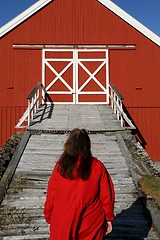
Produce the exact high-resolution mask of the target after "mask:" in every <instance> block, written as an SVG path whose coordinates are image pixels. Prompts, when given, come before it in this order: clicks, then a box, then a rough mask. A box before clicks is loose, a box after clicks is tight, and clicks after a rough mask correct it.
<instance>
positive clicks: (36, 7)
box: [0, 0, 53, 37]
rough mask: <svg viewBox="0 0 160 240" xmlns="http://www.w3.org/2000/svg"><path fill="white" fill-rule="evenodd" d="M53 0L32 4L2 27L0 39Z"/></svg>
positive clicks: (41, 0)
mask: <svg viewBox="0 0 160 240" xmlns="http://www.w3.org/2000/svg"><path fill="white" fill-rule="evenodd" d="M52 1H53V0H39V1H38V2H36V3H34V4H33V5H32V6H31V7H29V8H27V9H26V10H25V11H23V12H22V13H20V14H19V15H18V16H17V17H15V18H13V19H12V20H11V21H9V22H8V23H6V24H5V25H4V26H2V27H1V28H0V37H3V36H4V35H5V34H7V33H8V32H9V31H11V30H12V29H13V28H15V27H16V26H18V25H19V24H21V23H22V22H23V21H25V20H26V19H27V18H29V17H30V16H32V15H33V14H34V13H36V12H37V11H39V10H40V9H41V8H42V7H44V6H45V5H47V4H48V3H50V2H52Z"/></svg>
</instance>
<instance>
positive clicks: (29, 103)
mask: <svg viewBox="0 0 160 240" xmlns="http://www.w3.org/2000/svg"><path fill="white" fill-rule="evenodd" d="M30 111H31V102H30V99H28V127H29V126H30V122H31V119H30Z"/></svg>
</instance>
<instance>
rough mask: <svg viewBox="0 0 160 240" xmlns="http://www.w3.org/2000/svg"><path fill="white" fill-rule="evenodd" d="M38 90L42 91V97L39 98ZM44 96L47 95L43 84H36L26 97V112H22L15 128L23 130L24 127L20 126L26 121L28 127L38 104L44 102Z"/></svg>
mask: <svg viewBox="0 0 160 240" xmlns="http://www.w3.org/2000/svg"><path fill="white" fill-rule="evenodd" d="M40 88H41V89H42V96H40ZM45 94H47V91H46V89H45V87H44V86H43V84H42V83H41V82H38V84H37V86H36V87H35V88H34V89H33V90H32V91H31V93H30V94H29V95H28V97H27V99H28V107H27V109H26V111H25V112H24V114H23V116H22V117H21V119H19V122H18V124H17V125H16V128H25V127H26V126H22V124H23V123H24V121H27V122H28V123H27V126H30V123H31V121H32V120H33V117H34V114H35V113H36V111H37V108H38V107H39V105H40V104H42V103H44V102H45V99H44V98H45Z"/></svg>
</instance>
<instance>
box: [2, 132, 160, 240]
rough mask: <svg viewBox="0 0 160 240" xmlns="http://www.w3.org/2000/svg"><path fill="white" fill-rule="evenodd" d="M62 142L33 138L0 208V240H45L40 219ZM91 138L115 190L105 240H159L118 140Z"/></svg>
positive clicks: (101, 136)
mask: <svg viewBox="0 0 160 240" xmlns="http://www.w3.org/2000/svg"><path fill="white" fill-rule="evenodd" d="M66 137H67V134H52V135H51V134H41V135H32V136H31V138H30V140H29V142H28V144H27V147H26V149H25V152H24V154H23V156H22V158H21V161H20V163H19V165H18V168H17V170H16V173H15V176H14V178H13V181H12V183H11V185H10V188H9V191H8V194H7V196H6V197H5V199H4V201H3V204H2V206H1V208H0V218H1V231H0V239H1V240H2V239H5V240H6V239H7V240H12V239H14V240H19V239H30V240H31V239H48V230H47V224H46V223H45V220H44V217H43V204H44V201H45V194H46V189H47V181H48V178H49V176H50V174H51V172H52V169H53V167H54V164H55V162H56V161H57V159H58V157H59V156H60V154H61V152H62V149H63V143H64V141H65V140H66ZM90 137H91V142H92V152H93V155H94V156H96V157H98V158H99V159H101V161H102V162H104V164H105V166H106V167H107V169H108V171H109V173H110V174H111V176H112V179H113V181H114V185H115V191H116V202H115V215H116V220H115V221H114V230H113V233H112V234H111V235H110V237H109V239H117V240H120V239H136V240H138V239H152V240H156V239H159V237H158V235H157V233H156V232H155V231H154V230H153V229H152V226H151V222H150V221H149V220H148V218H147V217H146V210H145V208H144V206H143V204H142V201H141V199H140V198H139V196H138V193H137V190H136V188H135V185H134V183H133V180H132V177H131V176H130V173H129V170H128V167H127V165H126V162H125V159H124V157H123V155H122V152H121V149H120V147H119V145H118V143H117V139H116V135H115V134H113V135H107V133H106V134H94V135H93V134H91V135H90ZM3 221H4V226H3V224H2V223H3Z"/></svg>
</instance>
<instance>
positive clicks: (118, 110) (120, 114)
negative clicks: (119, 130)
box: [109, 84, 136, 129]
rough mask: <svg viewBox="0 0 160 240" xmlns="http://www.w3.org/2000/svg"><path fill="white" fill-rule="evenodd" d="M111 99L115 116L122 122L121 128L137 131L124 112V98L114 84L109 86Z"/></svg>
mask: <svg viewBox="0 0 160 240" xmlns="http://www.w3.org/2000/svg"><path fill="white" fill-rule="evenodd" d="M109 98H110V105H111V108H112V109H113V111H114V114H116V115H117V119H118V120H120V121H121V126H122V127H125V128H131V129H136V127H135V126H134V124H133V123H132V121H131V120H130V119H129V118H128V116H127V114H126V113H125V111H124V107H123V99H124V98H123V97H122V95H121V94H120V93H119V92H118V91H117V89H116V88H115V87H114V86H113V85H112V84H109ZM126 125H128V126H126Z"/></svg>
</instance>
